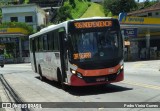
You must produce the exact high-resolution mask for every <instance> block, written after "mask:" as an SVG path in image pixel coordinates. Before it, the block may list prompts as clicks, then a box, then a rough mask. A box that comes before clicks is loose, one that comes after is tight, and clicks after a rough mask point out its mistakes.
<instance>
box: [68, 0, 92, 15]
mask: <svg viewBox="0 0 160 111" xmlns="http://www.w3.org/2000/svg"><path fill="white" fill-rule="evenodd" d="M89 6H90V4H89V2H88V1H87V0H75V7H72V9H71V16H72V18H80V17H81V16H82V15H83V14H84V13H85V12H86V10H87V9H88V7H89Z"/></svg>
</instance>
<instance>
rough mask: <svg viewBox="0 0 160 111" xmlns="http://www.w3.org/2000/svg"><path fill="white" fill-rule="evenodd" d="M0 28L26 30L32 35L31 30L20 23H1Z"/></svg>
mask: <svg viewBox="0 0 160 111" xmlns="http://www.w3.org/2000/svg"><path fill="white" fill-rule="evenodd" d="M0 28H23V29H25V30H27V31H28V33H29V34H32V33H33V28H32V27H31V26H29V25H27V24H26V23H22V22H3V23H2V24H0Z"/></svg>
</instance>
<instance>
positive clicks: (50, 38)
mask: <svg viewBox="0 0 160 111" xmlns="http://www.w3.org/2000/svg"><path fill="white" fill-rule="evenodd" d="M53 39H54V33H53V32H50V33H49V34H48V49H49V50H53V49H54V42H53Z"/></svg>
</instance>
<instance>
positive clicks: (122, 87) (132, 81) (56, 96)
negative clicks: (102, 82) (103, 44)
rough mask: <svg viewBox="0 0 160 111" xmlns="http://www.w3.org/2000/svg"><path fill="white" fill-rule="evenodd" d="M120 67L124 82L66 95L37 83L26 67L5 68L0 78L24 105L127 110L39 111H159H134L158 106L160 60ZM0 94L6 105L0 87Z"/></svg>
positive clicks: (157, 110)
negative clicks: (59, 104) (137, 105)
mask: <svg viewBox="0 0 160 111" xmlns="http://www.w3.org/2000/svg"><path fill="white" fill-rule="evenodd" d="M124 65H125V66H124V68H125V79H124V81H122V82H119V83H113V84H110V85H106V87H100V86H90V87H70V88H68V89H67V90H66V91H64V90H62V89H61V87H60V85H59V84H57V83H56V82H51V81H45V82H42V81H40V80H39V76H38V75H37V74H36V73H34V72H33V71H32V69H31V65H30V63H27V64H8V65H5V66H4V68H1V69H0V74H3V77H4V78H5V79H6V81H7V82H8V83H9V84H10V86H11V87H12V88H13V89H14V91H15V92H16V93H17V94H18V95H19V96H20V97H21V98H22V99H23V100H24V101H25V102H74V103H75V102H80V103H79V106H80V107H82V108H83V107H86V106H90V105H94V104H93V102H110V103H111V102H114V103H113V104H117V103H116V102H120V103H122V102H124V104H125V105H126V106H127V108H118V107H117V108H104V107H103V106H102V107H96V106H93V107H96V108H85V109H84V108H83V109H82V108H74V109H71V108H61V109H60V108H54V109H51V108H48V109H47V108H46V109H41V110H42V111H43V110H44V111H52V110H54V111H56V110H62V111H71V110H73V111H75V110H76V111H83V110H84V111H151V110H152V111H160V108H143V107H139V108H135V107H136V106H135V104H138V102H147V103H148V102H150V103H154V102H158V103H160V71H159V70H160V60H155V61H137V62H125V64H124ZM0 92H1V93H0V94H1V99H0V101H2V102H8V101H9V100H8V99H7V96H6V94H5V91H4V88H3V87H2V84H1V83H0ZM87 102H91V103H87ZM129 102H135V103H134V107H131V106H132V104H130V103H129ZM81 103H83V104H81ZM85 103H86V105H85ZM110 103H108V104H110ZM150 103H149V104H150ZM87 104H88V105H87ZM97 104H100V103H97ZM113 104H111V105H113ZM144 104H145V105H146V103H144ZM155 104H156V103H155ZM63 105H64V104H63ZM75 105H76V104H75ZM125 105H124V107H125ZM159 105H160V104H159ZM70 106H72V105H70ZM113 106H114V105H113ZM60 107H63V106H60ZM73 107H74V106H73ZM159 107H160V106H159ZM35 110H36V109H35ZM39 110H40V109H37V111H39Z"/></svg>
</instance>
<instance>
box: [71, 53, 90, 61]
mask: <svg viewBox="0 0 160 111" xmlns="http://www.w3.org/2000/svg"><path fill="white" fill-rule="evenodd" d="M73 57H74V59H87V58H91V53H90V52H86V53H76V54H73Z"/></svg>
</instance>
